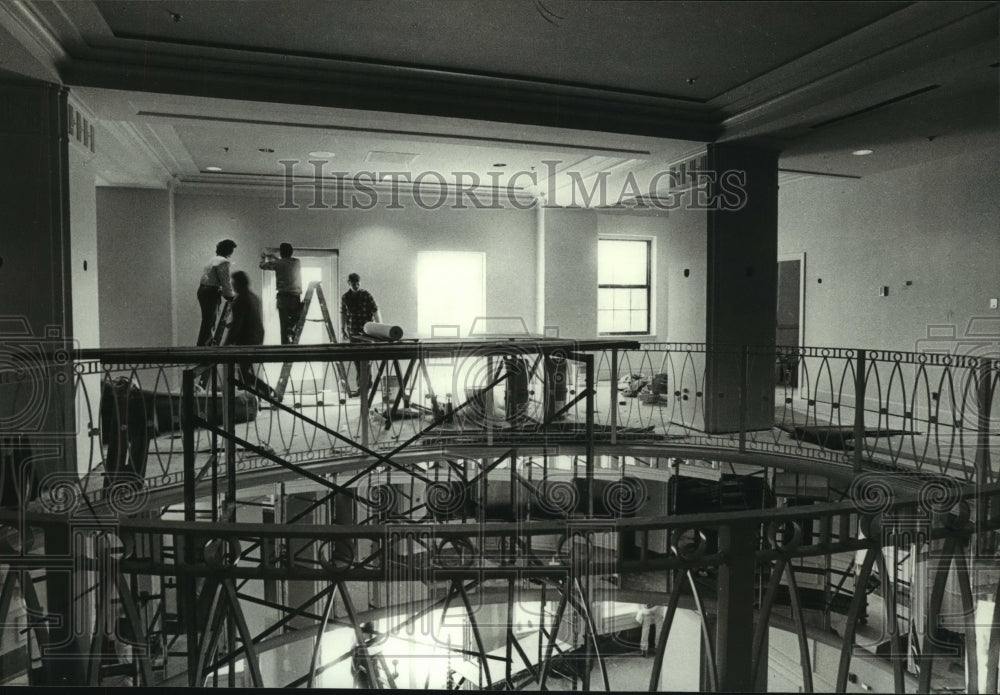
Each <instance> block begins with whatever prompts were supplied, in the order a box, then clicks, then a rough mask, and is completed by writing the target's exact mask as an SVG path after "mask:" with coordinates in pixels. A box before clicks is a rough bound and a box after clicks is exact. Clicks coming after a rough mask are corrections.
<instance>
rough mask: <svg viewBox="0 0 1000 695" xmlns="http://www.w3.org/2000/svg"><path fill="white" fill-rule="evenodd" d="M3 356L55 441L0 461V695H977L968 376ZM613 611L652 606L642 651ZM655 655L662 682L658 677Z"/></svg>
mask: <svg viewBox="0 0 1000 695" xmlns="http://www.w3.org/2000/svg"><path fill="white" fill-rule="evenodd" d="M33 359H34V361H33V362H31V363H30V364H28V365H27V368H25V369H22V370H21V371H20V372H17V374H18V375H20V376H19V378H18V379H12V380H11V381H12V382H13V383H14V385H15V387H16V388H17V389H19V393H20V394H21V400H20V401H18V402H20V403H22V404H24V403H27V404H29V405H30V404H31V403H33V402H35V401H36V400H38V399H37V398H34V397H33V396H32V394H36V393H38V394H43V395H45V396H46V397H48V398H49V400H48V401H46V402H47V403H49V404H50V405H51V403H53V402H59V403H67V404H71V405H73V406H74V407H73V408H69V407H67V408H65V412H66V413H69V412H70V411H72V412H73V413H74V415H73V417H75V422H74V423H69V422H66V423H65V426H63V427H62V429H61V433H62V434H63V436H62V438H61V440H62V442H63V444H64V446H63V449H62V451H61V452H60V453H59V454H57V455H53V454H51V453H50V452H48V451H47V450H45V449H44V444H43V442H44V440H43V439H39V438H38V437H29V436H25V437H19V438H17V439H16V440H15V439H11V440H9V441H8V442H7V446H6V447H5V448H6V449H7V451H6V452H5V459H4V461H5V465H4V478H3V481H4V482H3V499H4V506H5V507H6V508H7V509H5V510H0V522H2V523H3V524H4V528H3V538H4V541H3V543H4V547H3V548H2V549H0V553H2V554H0V561H2V565H3V568H4V569H5V572H4V584H3V587H2V591H0V614H2V615H4V617H5V624H6V625H8V628H7V629H6V632H5V633H4V642H3V643H4V644H6V645H7V648H6V649H4V648H3V647H0V652H3V653H5V654H7V655H8V656H7V657H5V658H7V659H8V663H11V664H15V665H16V667H15V668H14V669H13V670H12V671H11V673H13V674H14V675H13V676H6V678H7V681H8V682H25V683H82V682H86V683H90V684H92V685H102V684H103V685H108V684H112V683H113V682H115V679H119V682H125V681H127V682H131V683H137V684H143V685H157V684H166V685H185V684H186V685H202V684H206V683H207V684H217V685H232V686H236V685H241V684H243V685H257V686H261V685H268V686H289V685H293V686H299V685H319V686H331V687H332V686H339V687H345V686H349V685H351V684H360V685H368V686H371V687H396V686H398V687H424V685H425V684H426V686H427V687H432V688H441V687H446V686H448V685H450V686H453V687H456V688H459V687H462V688H469V687H475V688H480V687H509V688H524V687H543V688H545V687H556V686H555V685H554V684H556V683H557V682H559V683H564V684H566V685H567V686H569V685H572V686H573V687H577V688H581V689H628V688H630V687H634V685H635V681H634V678H635V677H636V676H635V674H636V669H637V668H638V669H639V670H640V671H641V672H642V673H643V674H644V675H643V676H642V678H641V680H643V684H644V687H649V688H650V689H653V690H657V689H662V688H666V689H689V687H691V686H694V687H693V688H691V689H699V688H700V689H710V690H716V689H721V690H732V689H746V690H750V689H758V690H763V689H767V687H768V685H771V687H772V689H787V688H790V687H792V686H796V685H797V686H799V687H802V688H804V689H805V690H806V691H812V690H820V691H822V690H836V691H838V692H844V691H846V690H847V689H849V688H854V687H856V685H857V682H861V683H862V684H864V685H866V686H867V687H869V688H874V689H876V690H889V691H897V692H898V691H903V690H910V691H921V692H929V691H930V690H932V689H938V690H939V689H945V688H961V689H967V688H972V687H977V688H978V687H982V688H985V689H987V691H988V689H989V688H990V687H991V684H992V687H993V691H994V692H995V688H996V673H997V669H996V664H995V661H996V652H997V650H994V649H992V646H993V645H994V644H995V643H996V642H995V640H998V639H1000V631H998V629H997V628H996V627H987V628H986V629H982V628H981V623H982V621H980V620H979V619H978V618H976V617H975V616H976V615H977V611H978V612H979V613H982V612H983V610H986V609H987V608H988V607H989V606H990V605H996V604H997V601H996V599H995V598H994V599H993V602H992V603H990V601H989V598H990V597H995V596H996V592H997V587H998V586H1000V584H998V582H997V572H996V568H995V567H993V565H992V564H991V562H992V559H991V558H992V557H993V555H994V552H995V545H996V544H995V535H996V534H995V529H996V528H997V525H998V523H1000V522H998V519H1000V516H998V514H997V513H996V511H995V509H997V508H998V507H1000V485H998V484H997V483H996V472H995V467H994V465H993V464H992V457H991V447H992V444H993V442H994V441H995V439H996V436H997V434H998V433H1000V426H998V425H997V422H996V420H995V416H994V415H993V413H994V412H1000V411H997V410H995V408H994V405H995V404H994V400H995V398H996V392H997V390H996V381H997V378H998V373H997V366H996V364H995V363H993V362H992V361H991V360H989V359H988V358H983V359H977V358H975V357H962V356H953V355H944V354H925V353H891V354H886V353H879V352H875V351H867V350H846V349H824V348H795V349H786V348H777V349H775V348H769V349H758V348H752V347H734V348H719V347H713V348H708V347H706V346H705V345H693V344H692V345H686V344H649V345H643V346H638V345H637V344H633V343H621V342H615V341H565V340H562V341H560V340H519V341H488V342H482V343H439V344H393V345H373V346H370V347H368V346H365V347H361V348H358V347H356V346H336V345H334V346H292V347H282V348H269V347H264V348H257V349H241V348H227V349H206V348H197V349H186V348H178V349H171V350H131V351H113V350H101V351H77V352H75V353H74V352H72V351H58V350H56V351H48V352H44V353H40V356H34V357H33ZM247 360H252V361H253V363H254V375H255V378H253V379H248V378H246V375H245V374H244V373H243V372H242V370H241V369H239V367H238V366H237V365H238V364H239V363H240V362H246V361H247ZM355 373H356V374H355ZM24 375H27V377H26V378H25V376H24ZM720 375H721V376H720ZM358 377H360V383H357V382H356V381H355V379H357V378H358ZM68 384H72V389H70V388H68ZM355 391H359V392H360V394H359V395H354V392H355ZM59 397H61V398H62V400H59ZM43 401H44V399H43ZM25 408H26V410H25V412H27V411H28V410H29V409H28V408H27V406H25ZM50 411H58V409H52V408H50ZM59 412H63V411H59ZM65 417H66V418H67V419H68V418H69V417H70V416H69V415H68V414H67V415H66V416H65ZM69 433H72V434H69ZM74 463H75V469H76V471H77V472H75V473H74V472H71V471H72V470H73V468H74ZM36 585H37V587H36ZM642 604H653V605H656V606H660V607H661V613H660V615H659V618H660V619H659V620H658V621H657V624H656V628H657V629H655V630H654V634H655V642H653V643H647V644H645V645H639V644H638V641H639V638H640V634H639V632H640V631H639V624H638V623H637V622H636V621H635V613H636V610H635V609H636V608H637V607H641V605H642ZM522 609H523V611H527V613H526V615H528V614H530V615H532V616H535V618H534V619H531V618H525V617H524V616H523V615H521V616H520V617H519V615H520V614H518V615H515V613H516V612H517V611H522ZM523 611H522V612H523ZM456 615H457V616H459V617H457V618H456V617H455V616H456ZM449 616H451V617H449ZM956 616H958V617H956ZM484 620H485V622H484ZM415 624H419V628H414V625H415ZM529 624H530V628H529V627H526V626H527V625H529ZM435 625H437V627H436V628H435V627H434V626H435ZM925 625H933V626H937V627H936V628H935V629H930V630H928V629H924V628H923V627H922V626H925ZM977 625H979V626H980V627H978V628H977ZM992 625H993V626H996V625H1000V620H993V622H992ZM692 626H693V627H692ZM415 629H417V633H414V630H415ZM345 630H346V632H345ZM685 630H687V631H688V632H685ZM691 630H693V632H691ZM689 633H690V634H689ZM415 634H416V635H417V636H416V637H415V636H414V635H415ZM420 635H423V639H422V640H421V638H420ZM672 635H673V636H674V638H671V636H672ZM692 635H693V637H692ZM428 636H430V637H431V639H427V637H428ZM421 641H423V642H424V643H428V642H430V643H433V644H432V645H431V646H430V647H427V644H424V645H423V646H421V647H420V648H417V647H415V646H414V645H415V644H419V643H420V642H421ZM692 642H694V644H695V646H692V644H691V643H692ZM459 643H460V644H459ZM406 644H408V645H410V646H404V645H406ZM769 644H770V645H773V646H771V647H770V648H769V647H768V645H769ZM785 644H787V645H792V646H794V648H795V650H796V651H797V653H798V658H797V659H796V658H794V657H793V656H789V655H788V654H786V653H785V652H786V651H787V650H786V649H783V648H782V647H781V645H785ZM685 645H686V646H685ZM795 645H797V646H795ZM976 645H979V648H978V649H977V646H976ZM643 646H644V647H645V649H643ZM684 649H687V650H689V651H690V652H691V653H692V654H695V656H694V657H693V658H694V660H695V661H696V662H697V664H698V666H697V667H695V668H694V669H693V671H692V672H691V673H692V674H693V675H690V674H689V679H688V680H687V681H685V680H683V679H681V680H677V678H679V676H677V675H676V673H675V671H676V669H673V670H672V669H670V668H665V667H664V664H665V663H666V664H670V663H672V662H673V661H676V659H677V658H678V655H679V654H683V653H685V652H684V651H683V650H684ZM644 650H648V651H649V652H650V653H651V655H652V657H651V658H650V659H648V660H640V659H641V657H640V656H639V654H640V653H641V652H642V651H644ZM678 650H681V651H678ZM692 650H693V651H692ZM823 650H828V651H829V654H827V653H826V652H824V651H823ZM821 652H823V654H824V656H823V657H822V658H821V657H820V656H819V655H820V653H821ZM980 652H982V653H981V654H980ZM830 654H832V655H833V656H830ZM279 656H280V658H279ZM681 658H683V657H681ZM428 660H430V661H428ZM435 660H436V661H435ZM821 661H822V662H823V663H822V664H820V663H819V662H821ZM431 662H433V663H436V664H440V665H441V668H430V667H428V666H427V664H428V663H431ZM833 662H836V664H837V665H836V667H833V666H831V665H830V664H832V663H833ZM421 669H422V670H421ZM401 673H402V674H403V676H400V674H401ZM414 673H421V674H424V676H423V677H425V681H426V682H424V681H420V678H417V680H416V681H415V680H414V678H415V676H414V675H413V674H414ZM956 674H958V675H956ZM672 678H673V679H674V680H671V679H672ZM629 679H632V680H629ZM691 679H693V680H691ZM859 679H860V680H859ZM403 681H405V683H404V682H403ZM417 681H420V682H417ZM438 681H441V682H440V683H438ZM980 681H982V685H981V686H980Z"/></svg>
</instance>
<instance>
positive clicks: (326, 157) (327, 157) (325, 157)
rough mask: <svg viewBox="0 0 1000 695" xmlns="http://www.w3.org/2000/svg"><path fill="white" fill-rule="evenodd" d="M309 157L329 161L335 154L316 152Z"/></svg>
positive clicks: (323, 151)
mask: <svg viewBox="0 0 1000 695" xmlns="http://www.w3.org/2000/svg"><path fill="white" fill-rule="evenodd" d="M309 156H310V157H322V158H324V159H329V158H330V157H333V156H334V154H333V152H326V151H325V150H317V151H316V152H310V153H309Z"/></svg>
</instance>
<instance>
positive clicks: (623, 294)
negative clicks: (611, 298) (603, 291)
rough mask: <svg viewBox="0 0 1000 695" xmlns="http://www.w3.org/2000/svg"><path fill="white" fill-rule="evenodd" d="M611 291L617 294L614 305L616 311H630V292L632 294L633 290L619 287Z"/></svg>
mask: <svg viewBox="0 0 1000 695" xmlns="http://www.w3.org/2000/svg"><path fill="white" fill-rule="evenodd" d="M611 291H612V292H614V293H615V305H614V308H615V310H616V311H625V310H628V309H629V308H630V307H629V292H631V290H629V289H625V288H620V287H619V288H616V289H613V290H611Z"/></svg>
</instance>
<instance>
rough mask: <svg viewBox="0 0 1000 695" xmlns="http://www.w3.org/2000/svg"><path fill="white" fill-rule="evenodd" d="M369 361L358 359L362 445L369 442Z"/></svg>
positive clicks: (366, 444)
mask: <svg viewBox="0 0 1000 695" xmlns="http://www.w3.org/2000/svg"><path fill="white" fill-rule="evenodd" d="M370 369H371V363H370V362H369V361H368V360H359V361H358V398H359V399H361V443H362V444H363V445H364V446H368V444H369V434H368V424H369V423H368V412H369V410H370V408H369V406H368V390H369V388H370V386H371V384H369V382H370V381H371V374H370V373H369V371H368V370H370Z"/></svg>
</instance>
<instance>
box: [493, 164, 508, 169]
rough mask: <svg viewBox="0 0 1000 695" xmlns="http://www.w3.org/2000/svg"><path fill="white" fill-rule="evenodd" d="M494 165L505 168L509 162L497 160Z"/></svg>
mask: <svg viewBox="0 0 1000 695" xmlns="http://www.w3.org/2000/svg"><path fill="white" fill-rule="evenodd" d="M493 166H495V167H496V168H497V169H503V168H504V167H505V166H507V163H506V162H497V163H496V164H494V165H493Z"/></svg>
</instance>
